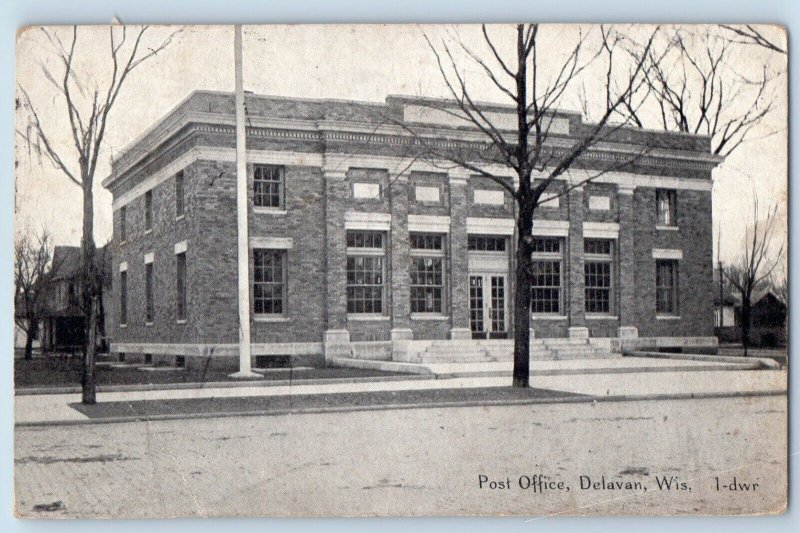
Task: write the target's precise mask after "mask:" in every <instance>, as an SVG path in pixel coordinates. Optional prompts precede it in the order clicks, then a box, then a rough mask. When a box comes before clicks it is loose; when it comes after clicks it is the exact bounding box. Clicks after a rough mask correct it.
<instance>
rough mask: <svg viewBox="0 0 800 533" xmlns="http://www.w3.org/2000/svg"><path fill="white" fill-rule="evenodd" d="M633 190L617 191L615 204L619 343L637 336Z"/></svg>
mask: <svg viewBox="0 0 800 533" xmlns="http://www.w3.org/2000/svg"><path fill="white" fill-rule="evenodd" d="M633 191H634V190H633V188H629V187H628V188H623V187H620V188H619V191H618V192H619V194H618V196H617V204H618V205H619V239H618V241H617V246H618V248H619V249H618V258H619V259H618V261H617V264H618V268H619V278H618V279H619V284H618V288H617V295H618V296H617V298H618V307H617V312H618V315H619V328H617V336H618V337H619V338H620V339H631V338H636V337H638V336H639V331H638V329H637V328H636V310H635V305H634V303H635V300H636V279H635V276H634V270H635V268H636V258H635V253H634V235H633V234H634V227H635V224H636V222H635V219H634V212H633V209H634V208H633Z"/></svg>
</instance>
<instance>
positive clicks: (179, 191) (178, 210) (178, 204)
mask: <svg viewBox="0 0 800 533" xmlns="http://www.w3.org/2000/svg"><path fill="white" fill-rule="evenodd" d="M183 200H184V198H183V171H182V170H181V171H180V172H178V173H177V174H175V216H176V217H178V218H180V217H182V216H183V207H184V201H183Z"/></svg>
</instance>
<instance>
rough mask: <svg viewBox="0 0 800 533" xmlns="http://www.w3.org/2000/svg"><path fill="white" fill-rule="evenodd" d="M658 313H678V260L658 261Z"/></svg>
mask: <svg viewBox="0 0 800 533" xmlns="http://www.w3.org/2000/svg"><path fill="white" fill-rule="evenodd" d="M656 313H657V314H659V315H677V314H678V261H676V260H674V259H660V260H658V261H656Z"/></svg>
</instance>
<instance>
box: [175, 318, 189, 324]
mask: <svg viewBox="0 0 800 533" xmlns="http://www.w3.org/2000/svg"><path fill="white" fill-rule="evenodd" d="M175 323H176V324H178V325H183V324H186V320H185V319H184V320H176V321H175Z"/></svg>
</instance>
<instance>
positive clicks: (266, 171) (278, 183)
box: [253, 165, 284, 208]
mask: <svg viewBox="0 0 800 533" xmlns="http://www.w3.org/2000/svg"><path fill="white" fill-rule="evenodd" d="M253 172H254V179H253V194H254V197H253V204H254V205H255V206H256V207H275V208H280V207H283V188H284V187H283V185H284V182H283V178H284V176H283V175H284V172H283V167H277V166H273V165H256V166H255V167H254V169H253Z"/></svg>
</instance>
